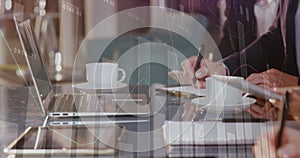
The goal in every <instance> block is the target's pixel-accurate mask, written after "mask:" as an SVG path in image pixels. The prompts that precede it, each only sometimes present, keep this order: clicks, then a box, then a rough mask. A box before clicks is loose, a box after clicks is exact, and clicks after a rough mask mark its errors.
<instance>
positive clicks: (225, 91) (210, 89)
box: [206, 75, 244, 106]
mask: <svg viewBox="0 0 300 158" xmlns="http://www.w3.org/2000/svg"><path fill="white" fill-rule="evenodd" d="M212 76H213V77H214V76H215V77H218V78H219V79H221V80H222V81H218V80H216V79H214V78H213V77H208V78H206V90H207V94H208V95H207V96H208V97H209V99H210V103H211V104H214V105H217V106H222V105H228V106H230V105H235V104H238V103H241V102H242V90H240V89H237V88H235V87H232V86H230V85H228V84H226V82H228V81H229V80H234V82H242V80H244V78H242V77H236V76H221V75H212Z"/></svg>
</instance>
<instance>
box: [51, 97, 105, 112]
mask: <svg viewBox="0 0 300 158" xmlns="http://www.w3.org/2000/svg"><path fill="white" fill-rule="evenodd" d="M104 102H105V101H104V96H96V95H61V96H57V97H55V103H54V112H101V111H103V106H104Z"/></svg>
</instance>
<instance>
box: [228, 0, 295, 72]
mask: <svg viewBox="0 0 300 158" xmlns="http://www.w3.org/2000/svg"><path fill="white" fill-rule="evenodd" d="M297 6H298V0H282V1H281V4H280V10H279V13H278V17H277V18H276V20H275V22H274V26H272V27H271V28H270V31H269V32H268V33H266V34H265V35H263V36H262V37H260V38H259V39H258V40H256V41H255V42H253V43H252V44H251V45H250V46H248V47H247V48H246V49H244V50H243V51H242V52H237V53H235V54H233V55H231V56H229V57H228V58H225V59H224V64H225V65H226V66H227V67H228V68H229V71H230V73H231V75H237V76H243V77H247V76H248V75H249V74H251V73H253V72H262V71H265V70H267V69H270V68H276V69H279V70H281V71H283V72H286V73H288V74H291V75H294V76H299V74H298V68H297V62H296V47H295V20H294V18H295V13H296V11H297Z"/></svg>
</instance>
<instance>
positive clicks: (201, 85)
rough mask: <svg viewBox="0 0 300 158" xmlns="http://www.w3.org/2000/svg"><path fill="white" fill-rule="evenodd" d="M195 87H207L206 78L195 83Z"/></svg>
mask: <svg viewBox="0 0 300 158" xmlns="http://www.w3.org/2000/svg"><path fill="white" fill-rule="evenodd" d="M194 87H195V88H198V89H199V88H205V87H206V84H205V80H204V79H201V80H197V81H196V82H195V84H194Z"/></svg>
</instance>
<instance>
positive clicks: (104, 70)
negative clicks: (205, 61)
mask: <svg viewBox="0 0 300 158" xmlns="http://www.w3.org/2000/svg"><path fill="white" fill-rule="evenodd" d="M119 72H121V73H122V77H121V79H120V80H118V78H119V77H118V74H119ZM125 77H126V73H125V71H124V70H123V69H121V68H119V64H117V63H88V64H86V79H87V81H88V83H89V84H90V85H92V86H94V87H97V88H98V87H99V88H113V87H116V86H117V84H119V83H121V82H122V81H124V79H125Z"/></svg>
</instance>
